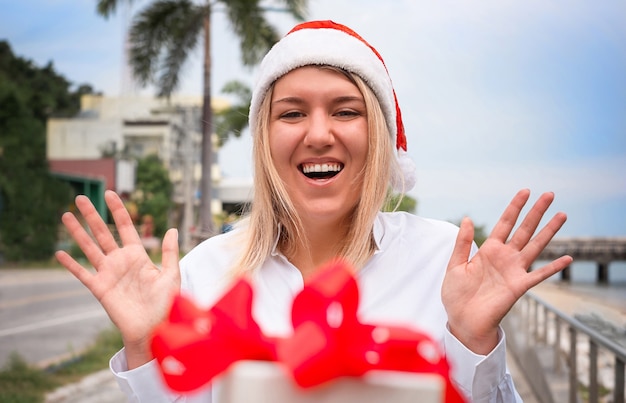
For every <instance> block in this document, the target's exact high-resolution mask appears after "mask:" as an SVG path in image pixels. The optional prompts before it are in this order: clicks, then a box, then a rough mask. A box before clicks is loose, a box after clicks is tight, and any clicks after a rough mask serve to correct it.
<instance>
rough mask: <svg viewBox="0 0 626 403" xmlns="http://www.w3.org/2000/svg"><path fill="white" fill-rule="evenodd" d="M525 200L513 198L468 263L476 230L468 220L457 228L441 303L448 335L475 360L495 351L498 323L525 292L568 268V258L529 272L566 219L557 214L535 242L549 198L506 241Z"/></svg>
mask: <svg viewBox="0 0 626 403" xmlns="http://www.w3.org/2000/svg"><path fill="white" fill-rule="evenodd" d="M529 196H530V191H529V190H521V191H519V192H518V193H517V194H516V195H515V197H514V198H513V200H512V201H511V203H510V204H509V206H508V207H507V208H506V210H505V211H504V213H503V214H502V216H501V217H500V220H499V221H498V223H497V224H496V225H495V227H494V229H493V231H492V233H491V235H490V236H489V238H487V240H486V241H485V242H484V243H483V245H482V246H481V247H480V249H479V250H478V252H477V253H476V254H475V255H474V256H473V257H472V258H471V260H469V261H468V259H469V256H470V251H471V247H472V241H473V237H474V226H473V224H472V222H471V220H470V219H468V218H465V219H463V221H462V222H461V228H460V230H459V234H458V236H457V239H456V244H455V246H454V250H453V252H452V256H451V257H450V262H449V263H448V269H447V272H446V276H445V278H444V281H443V286H442V289H441V298H442V301H443V304H444V306H445V308H446V311H447V313H448V325H449V327H450V332H451V333H452V334H453V335H454V336H455V337H456V338H457V339H458V340H459V341H460V342H461V343H463V344H464V345H465V346H466V347H467V348H468V349H470V350H471V351H473V352H474V353H476V354H483V355H486V354H488V353H489V352H490V351H491V350H493V348H494V347H495V346H496V345H497V343H498V327H499V325H500V322H501V320H502V319H503V318H504V316H505V315H506V314H507V312H508V311H509V310H510V309H511V307H512V306H513V305H514V304H515V302H516V301H517V300H518V299H519V298H520V297H521V296H522V295H524V293H525V292H526V291H528V290H529V289H531V288H532V287H534V286H535V285H537V284H539V283H540V282H542V281H543V280H545V279H547V278H548V277H550V276H552V275H553V274H555V273H558V272H559V271H561V270H563V269H564V268H565V267H567V266H568V265H569V264H570V263H571V262H572V258H571V257H570V256H562V257H560V258H558V259H555V260H553V261H552V262H550V263H549V264H547V265H545V266H543V267H541V268H539V269H536V270H533V271H530V272H529V271H528V269H529V268H530V266H531V264H532V263H533V262H534V261H535V259H536V258H537V257H538V256H539V254H540V253H541V251H542V250H543V249H544V248H545V247H546V245H547V244H548V243H549V242H550V240H551V239H552V237H553V236H554V235H555V234H556V233H557V231H558V230H559V229H560V228H561V226H562V225H563V223H565V220H566V219H567V217H566V215H565V214H564V213H557V214H555V215H554V217H552V219H551V220H550V221H549V222H548V223H547V224H546V225H545V226H544V227H543V228H542V229H541V230H540V231H539V232H538V233H537V234H536V236H533V235H534V234H535V231H536V230H537V227H538V225H539V222H540V221H541V219H542V218H543V216H544V214H545V212H546V210H547V209H548V207H549V206H550V204H551V203H552V201H553V200H554V194H553V193H544V194H542V195H541V196H540V197H539V199H538V200H537V202H536V203H535V205H534V206H533V207H532V208H531V209H530V211H529V212H528V214H527V215H526V217H525V218H524V220H523V221H522V223H521V224H520V226H519V227H518V228H517V229H516V230H515V232H514V233H513V236H512V237H511V238H510V239H508V238H509V235H510V234H511V232H512V231H513V227H514V226H515V224H516V222H517V220H518V218H519V215H520V212H521V210H522V208H523V207H524V206H525V205H526V203H527V202H528V198H529Z"/></svg>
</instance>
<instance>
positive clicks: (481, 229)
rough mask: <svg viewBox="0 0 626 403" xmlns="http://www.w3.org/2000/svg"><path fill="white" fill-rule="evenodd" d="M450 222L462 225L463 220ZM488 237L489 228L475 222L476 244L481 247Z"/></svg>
mask: <svg viewBox="0 0 626 403" xmlns="http://www.w3.org/2000/svg"><path fill="white" fill-rule="evenodd" d="M450 222H451V223H453V224H454V225H457V226H460V225H461V220H456V221H450ZM487 237H488V234H487V230H486V229H485V226H484V225H476V223H474V242H476V245H478V246H479V247H480V245H482V244H483V243H484V242H485V241H486V240H487Z"/></svg>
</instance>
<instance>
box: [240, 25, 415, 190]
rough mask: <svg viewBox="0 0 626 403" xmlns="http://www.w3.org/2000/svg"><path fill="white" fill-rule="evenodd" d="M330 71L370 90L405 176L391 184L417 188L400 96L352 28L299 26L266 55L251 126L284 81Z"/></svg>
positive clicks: (396, 187)
mask: <svg viewBox="0 0 626 403" xmlns="http://www.w3.org/2000/svg"><path fill="white" fill-rule="evenodd" d="M308 65H328V66H334V67H338V68H340V69H343V70H346V71H349V72H352V73H354V74H356V75H358V76H359V77H361V78H362V79H363V81H365V83H366V84H367V85H368V86H369V87H370V88H371V89H372V91H373V92H374V94H375V95H376V98H378V102H379V103H380V107H381V108H382V111H383V114H384V116H385V121H386V123H387V128H388V129H389V133H390V134H391V135H392V136H393V137H394V139H395V143H396V150H397V159H398V163H399V166H400V170H401V172H399V173H394V174H393V175H392V178H391V182H392V185H393V188H394V190H396V191H398V192H401V191H407V190H410V189H411V188H413V186H414V185H415V164H414V163H413V161H412V160H411V159H410V158H409V157H408V155H407V154H406V150H407V144H406V136H405V133H404V124H403V123H402V114H401V112H400V107H399V106H398V101H397V98H396V93H395V91H394V89H393V85H392V83H391V78H390V77H389V73H388V72H387V67H386V66H385V62H384V61H383V59H382V57H381V56H380V54H379V53H378V51H376V49H375V48H374V47H372V46H371V45H370V44H369V43H367V42H366V41H365V40H364V39H363V38H361V37H360V36H359V35H358V34H357V33H356V32H354V31H353V30H351V29H350V28H348V27H346V26H344V25H341V24H337V23H335V22H333V21H310V22H305V23H302V24H299V25H297V26H296V27H295V28H293V29H292V30H291V31H290V32H289V33H288V34H287V35H286V36H285V37H284V38H282V39H281V40H280V41H279V42H278V43H276V44H275V45H274V46H273V47H272V49H270V51H269V52H268V53H267V55H266V56H265V58H264V59H263V61H262V62H261V66H260V69H259V73H258V76H257V81H256V84H255V87H254V90H253V91H252V102H251V104H250V114H249V124H250V128H251V129H253V130H254V127H255V119H256V117H257V115H258V113H259V108H260V107H261V103H262V102H263V99H264V98H265V95H266V94H267V91H268V89H269V88H270V86H271V85H272V83H274V81H276V80H277V79H279V78H280V77H282V76H283V75H285V74H287V73H288V72H290V71H291V70H294V69H297V68H298V67H303V66H308Z"/></svg>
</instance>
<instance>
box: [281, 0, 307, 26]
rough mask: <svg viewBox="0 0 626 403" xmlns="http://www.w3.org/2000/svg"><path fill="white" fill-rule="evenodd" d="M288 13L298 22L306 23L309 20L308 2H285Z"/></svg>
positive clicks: (291, 0)
mask: <svg viewBox="0 0 626 403" xmlns="http://www.w3.org/2000/svg"><path fill="white" fill-rule="evenodd" d="M283 1H284V2H285V7H287V11H288V12H289V14H291V15H292V16H293V17H294V18H295V19H296V20H298V21H304V20H305V19H306V18H307V14H308V11H307V0H283Z"/></svg>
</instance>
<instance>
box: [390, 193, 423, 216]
mask: <svg viewBox="0 0 626 403" xmlns="http://www.w3.org/2000/svg"><path fill="white" fill-rule="evenodd" d="M416 208H417V200H415V199H414V198H412V197H411V196H409V195H406V194H405V195H402V194H391V195H388V196H387V202H386V203H385V205H384V206H383V209H382V210H383V211H406V212H409V213H415V209H416Z"/></svg>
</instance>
